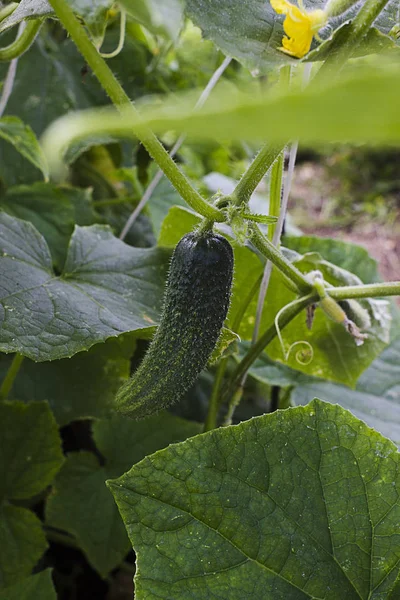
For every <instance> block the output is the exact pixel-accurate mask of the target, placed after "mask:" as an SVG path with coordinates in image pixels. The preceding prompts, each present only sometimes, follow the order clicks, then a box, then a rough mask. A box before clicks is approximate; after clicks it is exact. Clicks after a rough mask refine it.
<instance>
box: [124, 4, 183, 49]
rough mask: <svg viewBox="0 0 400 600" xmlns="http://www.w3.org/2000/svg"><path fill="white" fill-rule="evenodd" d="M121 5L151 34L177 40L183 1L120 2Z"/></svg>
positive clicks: (180, 25)
mask: <svg viewBox="0 0 400 600" xmlns="http://www.w3.org/2000/svg"><path fill="white" fill-rule="evenodd" d="M121 4H122V6H123V7H124V8H125V9H126V10H127V11H128V14H129V15H130V16H131V17H132V18H133V19H135V20H137V21H139V23H141V24H142V25H144V26H145V27H146V28H147V29H148V30H149V31H151V32H152V33H156V34H160V35H163V36H164V37H167V38H170V39H172V40H175V41H176V40H177V38H178V35H179V32H180V29H181V27H182V24H183V0H121Z"/></svg>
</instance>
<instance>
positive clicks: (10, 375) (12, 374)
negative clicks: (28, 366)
mask: <svg viewBox="0 0 400 600" xmlns="http://www.w3.org/2000/svg"><path fill="white" fill-rule="evenodd" d="M23 360H24V357H23V356H22V354H16V355H15V356H14V358H13V360H12V363H11V365H10V366H9V369H8V371H7V374H6V376H5V378H4V380H3V383H2V384H1V387H0V400H6V399H7V398H8V394H9V393H10V392H11V389H12V386H13V385H14V381H15V378H16V376H17V375H18V371H19V370H20V367H21V364H22V361H23Z"/></svg>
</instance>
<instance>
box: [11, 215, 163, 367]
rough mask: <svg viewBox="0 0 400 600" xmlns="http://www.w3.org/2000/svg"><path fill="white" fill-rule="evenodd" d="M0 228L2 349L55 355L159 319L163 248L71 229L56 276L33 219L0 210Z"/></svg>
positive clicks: (106, 232) (101, 230) (36, 356)
mask: <svg viewBox="0 0 400 600" xmlns="http://www.w3.org/2000/svg"><path fill="white" fill-rule="evenodd" d="M0 233H1V238H0V239H1V242H0V250H1V253H2V255H1V256H0V273H1V284H0V285H1V287H0V298H1V306H2V315H1V321H2V329H1V333H0V349H1V350H2V351H3V352H7V353H8V352H20V353H21V354H23V355H24V356H27V357H28V358H31V359H32V360H35V361H46V360H54V359H58V358H65V357H70V356H72V355H73V354H75V353H77V352H79V351H82V350H87V349H89V348H90V347H91V346H93V345H94V344H96V343H99V342H103V341H105V340H106V339H107V338H109V337H116V336H118V335H120V334H121V333H125V332H128V331H137V330H144V329H148V328H149V327H152V326H154V325H156V324H157V320H158V316H159V312H160V308H161V301H162V295H163V289H164V280H165V274H166V269H167V264H168V260H169V256H170V252H169V251H167V250H164V249H149V250H147V249H139V248H131V247H130V246H127V245H126V244H124V243H123V242H121V241H120V240H118V239H117V238H115V237H114V236H113V235H112V233H111V231H110V229H109V228H108V227H104V226H100V225H94V226H92V227H85V228H84V227H77V228H76V229H75V232H74V235H73V236H72V238H71V243H70V246H69V249H68V256H67V259H66V263H65V267H64V271H63V273H62V274H61V276H59V277H56V276H55V274H54V272H53V270H52V264H51V262H52V261H51V257H50V253H49V249H48V246H47V244H46V243H45V240H44V239H43V238H42V237H41V235H40V234H39V233H38V231H37V230H36V229H35V228H34V227H33V225H31V224H30V223H28V222H26V221H21V220H19V219H15V218H12V217H9V216H8V215H6V214H5V213H0Z"/></svg>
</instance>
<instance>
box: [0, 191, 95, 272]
mask: <svg viewBox="0 0 400 600" xmlns="http://www.w3.org/2000/svg"><path fill="white" fill-rule="evenodd" d="M0 208H2V209H3V210H4V211H6V212H7V213H8V214H9V215H11V216H14V217H18V218H20V219H24V220H25V221H29V222H31V223H32V224H33V225H34V226H35V227H36V229H37V230H38V231H39V233H41V234H42V235H43V237H44V238H45V240H46V242H47V244H48V245H49V248H50V251H51V254H52V257H53V260H54V264H55V266H56V268H57V269H58V270H62V268H63V266H64V262H65V258H66V254H67V249H68V244H69V240H70V237H71V235H72V233H73V230H74V226H75V223H77V224H78V225H88V224H92V223H94V222H95V221H96V220H98V217H97V218H96V214H95V213H94V211H93V208H92V206H91V203H90V195H88V194H87V193H86V191H84V190H80V189H77V188H68V187H58V186H55V185H52V184H49V183H35V184H33V185H29V186H27V185H21V186H15V187H12V188H9V189H8V190H7V192H6V193H5V194H4V195H3V196H0ZM88 221H89V222H88Z"/></svg>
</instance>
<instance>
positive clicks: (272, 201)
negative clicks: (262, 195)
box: [268, 152, 284, 242]
mask: <svg viewBox="0 0 400 600" xmlns="http://www.w3.org/2000/svg"><path fill="white" fill-rule="evenodd" d="M283 162H284V152H281V153H280V155H279V156H278V158H277V160H276V161H275V162H274V164H273V165H272V169H271V184H270V190H269V210H268V213H269V214H270V215H271V217H277V218H279V214H280V211H281V199H282V175H283ZM275 229H276V223H273V224H272V225H270V226H269V228H268V239H269V240H270V241H271V242H272V239H273V237H274V232H275Z"/></svg>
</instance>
